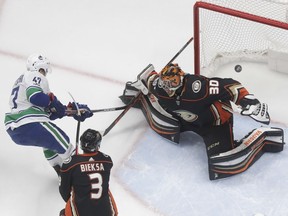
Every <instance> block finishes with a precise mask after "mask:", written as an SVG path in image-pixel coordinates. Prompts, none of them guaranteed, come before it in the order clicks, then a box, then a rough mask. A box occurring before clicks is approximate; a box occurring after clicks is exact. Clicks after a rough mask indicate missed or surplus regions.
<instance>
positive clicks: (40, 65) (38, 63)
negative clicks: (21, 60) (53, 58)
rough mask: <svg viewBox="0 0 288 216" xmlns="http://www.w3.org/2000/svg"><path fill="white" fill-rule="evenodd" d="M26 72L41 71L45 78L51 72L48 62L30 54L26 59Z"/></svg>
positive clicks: (39, 56) (39, 55)
mask: <svg viewBox="0 0 288 216" xmlns="http://www.w3.org/2000/svg"><path fill="white" fill-rule="evenodd" d="M26 66H27V70H28V71H39V70H40V69H43V70H44V71H45V76H46V75H47V73H50V72H51V67H50V61H49V60H48V59H47V58H46V57H45V56H43V55H41V54H32V55H30V56H29V57H28V59H27V62H26Z"/></svg>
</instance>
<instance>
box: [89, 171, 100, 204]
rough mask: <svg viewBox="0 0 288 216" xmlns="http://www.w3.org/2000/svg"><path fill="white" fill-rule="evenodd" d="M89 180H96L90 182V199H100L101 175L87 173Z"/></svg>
mask: <svg viewBox="0 0 288 216" xmlns="http://www.w3.org/2000/svg"><path fill="white" fill-rule="evenodd" d="M88 176H89V178H90V180H91V181H92V180H96V181H97V182H96V183H95V182H92V183H91V188H92V193H91V199H100V198H101V196H102V191H103V188H102V183H103V179H102V175H101V174H100V173H91V174H88Z"/></svg>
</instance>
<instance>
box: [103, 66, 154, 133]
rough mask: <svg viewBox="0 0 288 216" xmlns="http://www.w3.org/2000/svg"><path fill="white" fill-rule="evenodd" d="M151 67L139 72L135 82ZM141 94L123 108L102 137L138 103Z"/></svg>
mask: <svg viewBox="0 0 288 216" xmlns="http://www.w3.org/2000/svg"><path fill="white" fill-rule="evenodd" d="M151 65H152V64H149V65H148V66H147V67H146V68H144V70H143V71H141V73H140V74H138V76H137V80H138V79H140V76H141V75H142V74H143V73H144V72H145V71H146V70H147V69H148V68H150V67H151ZM136 82H137V81H136ZM141 94H142V93H141V91H139V92H138V93H137V95H136V96H135V97H134V98H133V99H132V100H131V101H130V103H129V104H127V105H126V106H124V107H125V109H124V110H123V111H122V112H121V114H120V115H119V116H118V117H117V118H116V119H115V120H114V121H113V122H112V123H111V124H110V125H109V127H108V128H106V130H105V131H104V133H103V136H105V135H106V134H107V133H109V131H110V130H111V129H112V128H113V127H114V126H115V125H116V124H117V123H118V122H119V120H120V119H121V118H122V117H123V116H124V115H125V114H126V113H127V112H128V110H129V109H130V108H131V107H132V106H134V105H135V104H136V103H137V102H138V100H139V98H140V96H141Z"/></svg>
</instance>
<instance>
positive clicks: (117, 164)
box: [0, 0, 288, 216]
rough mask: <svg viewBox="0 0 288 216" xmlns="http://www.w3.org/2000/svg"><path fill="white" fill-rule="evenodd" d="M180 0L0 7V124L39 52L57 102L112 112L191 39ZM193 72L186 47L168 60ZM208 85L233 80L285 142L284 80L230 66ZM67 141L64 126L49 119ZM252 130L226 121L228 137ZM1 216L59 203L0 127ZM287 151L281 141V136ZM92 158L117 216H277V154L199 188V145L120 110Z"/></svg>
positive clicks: (285, 177)
mask: <svg viewBox="0 0 288 216" xmlns="http://www.w3.org/2000/svg"><path fill="white" fill-rule="evenodd" d="M193 3H194V1H188V0H182V1H179V0H157V1H156V0H145V1H140V0H117V1H116V0H105V1H99V0H81V1H76V0H60V1H59V0H49V1H44V0H25V1H21V0H9V1H7V0H6V1H5V0H2V1H0V70H1V75H2V78H1V81H0V83H1V85H0V88H1V94H0V97H1V101H2V105H1V108H0V110H1V115H0V118H1V121H2V122H3V120H4V113H5V112H7V111H9V107H8V98H9V95H10V91H11V87H12V84H13V82H14V81H15V79H16V78H17V77H18V76H19V75H20V74H21V73H22V72H23V71H24V70H25V61H26V57H27V56H28V55H29V54H31V53H34V52H43V53H44V54H45V55H46V56H47V57H48V58H49V59H50V60H51V62H52V67H53V72H52V73H51V74H49V75H48V79H49V81H50V88H51V90H52V91H53V92H54V93H55V95H57V97H58V98H59V99H61V101H62V102H63V103H67V102H68V101H70V100H71V98H70V96H69V94H68V92H70V93H71V94H72V95H73V96H74V98H75V99H76V100H77V101H79V102H80V103H86V104H88V105H89V106H90V107H91V108H93V109H98V108H108V107H115V106H122V105H123V104H122V103H121V101H120V99H119V98H118V96H119V95H121V94H122V91H123V89H124V86H125V82H126V81H133V80H134V79H135V78H136V76H137V74H138V73H139V72H140V71H141V70H142V69H143V68H144V67H145V66H146V65H148V64H149V63H152V64H154V66H155V68H156V70H160V69H161V68H162V67H163V66H164V65H165V64H166V63H167V62H168V61H169V60H170V59H171V58H172V57H173V56H174V55H175V54H176V52H178V50H179V49H180V48H181V47H182V46H183V45H184V44H185V43H186V41H188V39H189V38H190V37H191V35H192V33H193V28H192V24H193V18H192V8H193ZM177 62H178V63H179V64H180V65H181V66H182V68H183V69H184V70H185V71H187V72H193V46H192V44H191V45H190V46H189V47H187V49H186V50H185V51H184V52H183V53H182V54H181V55H180V56H179V57H178V58H177ZM240 64H241V65H242V67H243V71H242V72H241V73H235V72H234V70H233V68H234V65H227V66H225V67H223V68H221V73H220V72H219V73H217V74H215V75H217V76H223V77H224V76H225V77H234V78H236V79H238V80H239V81H241V82H242V84H243V85H245V86H246V87H247V88H248V89H249V90H250V91H251V92H252V93H254V94H255V95H256V96H257V97H258V98H259V99H260V100H261V101H263V102H267V103H268V104H269V110H270V115H271V118H272V123H271V125H272V126H277V127H282V128H283V129H284V130H285V135H286V136H287V125H288V114H287V107H286V106H287V104H288V103H287V96H286V94H287V93H288V87H287V86H288V85H287V81H288V75H287V74H281V73H277V72H273V71H269V70H267V67H266V65H264V64H260V65H259V64H254V63H240ZM119 114H120V112H109V113H96V114H95V115H94V116H93V117H92V118H90V119H87V121H85V122H84V123H82V124H81V131H84V130H85V129H86V128H89V127H92V128H95V129H98V130H101V131H103V130H105V129H106V128H107V127H108V126H109V125H110V123H111V122H112V121H113V120H114V119H115V118H116V117H117V116H118V115H119ZM56 124H57V125H59V126H60V127H61V128H63V129H64V130H65V131H66V132H67V134H68V135H69V136H70V138H71V141H72V142H75V138H76V122H75V121H74V120H73V119H72V118H65V119H61V120H57V121H56ZM259 126H260V125H259V124H257V123H255V122H254V121H252V120H251V119H247V118H246V119H244V118H242V117H240V116H239V115H238V114H237V115H236V116H235V136H236V138H241V137H242V136H244V135H245V134H246V133H247V132H249V131H250V130H251V129H253V128H255V127H259ZM0 134H1V150H0V170H1V177H0V205H1V213H0V214H1V215H5V216H6V215H7V216H18V215H25V216H26V215H27V216H28V215H29V216H36V215H42V216H52V215H58V213H59V210H60V209H62V208H63V207H64V204H65V203H64V201H63V200H62V199H61V197H60V194H59V193H58V180H57V177H56V174H55V172H54V170H53V169H52V168H51V167H50V166H49V164H48V163H47V161H46V160H45V158H44V156H43V153H42V150H41V149H40V148H35V147H23V146H18V145H16V144H14V143H13V142H12V141H11V139H10V137H9V136H8V135H7V133H6V132H5V128H4V124H2V127H1V130H0ZM286 142H287V139H286ZM101 150H102V151H103V152H105V153H107V154H109V155H110V156H111V157H112V159H113V161H114V167H113V170H112V175H111V182H110V187H111V191H112V193H113V195H114V197H115V200H116V202H117V205H118V209H119V216H132V215H133V216H134V215H138V216H159V215H165V216H194V215H195V216H199V215H203V216H204V215H205V216H218V215H221V216H226V215H227V216H231V215H233V216H250V215H253V214H255V213H263V214H265V215H266V216H286V215H288V205H287V204H288V195H287V194H288V188H287V181H288V174H287V170H286V169H287V167H288V159H287V156H288V153H287V150H286V148H284V151H283V152H281V153H276V154H272V153H270V154H268V153H266V154H264V155H263V156H262V157H261V158H260V159H259V160H258V161H257V162H256V163H255V164H254V165H253V166H252V167H251V168H250V169H248V170H247V171H246V172H244V173H242V174H240V175H237V176H234V177H231V178H228V179H224V180H218V181H209V180H208V171H207V158H206V153H205V149H204V144H203V142H202V140H201V138H200V137H199V136H197V135H195V134H194V133H190V132H189V133H184V134H183V135H182V137H181V142H180V145H178V146H176V145H174V144H172V143H170V142H168V141H166V140H164V139H162V138H161V137H159V136H158V135H156V134H155V133H154V132H153V131H151V129H150V128H149V127H148V125H147V123H146V121H145V119H144V117H143V114H142V112H141V111H140V110H137V109H131V110H130V111H129V112H128V113H127V114H126V115H125V116H124V117H123V118H122V119H121V120H120V121H119V122H118V124H117V125H116V126H115V127H114V128H113V129H112V130H111V131H110V132H109V133H108V134H107V136H105V137H104V140H103V143H102V147H101Z"/></svg>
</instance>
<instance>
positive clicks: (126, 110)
mask: <svg viewBox="0 0 288 216" xmlns="http://www.w3.org/2000/svg"><path fill="white" fill-rule="evenodd" d="M141 94H142V93H141V92H138V94H137V96H136V97H134V98H133V99H132V101H131V102H130V103H129V104H128V105H127V106H126V108H125V109H124V110H123V111H122V112H121V114H120V115H119V116H118V117H117V118H116V119H115V120H114V121H113V122H112V123H111V124H110V125H109V127H108V128H106V130H105V131H104V133H103V136H105V135H106V134H107V133H109V131H110V130H111V129H112V128H113V127H114V126H115V125H116V124H117V123H118V122H119V120H120V119H121V118H122V117H123V116H124V115H125V114H126V113H127V112H128V110H129V109H130V108H131V107H132V106H134V104H135V103H136V102H137V101H138V100H139V98H140V96H141Z"/></svg>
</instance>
